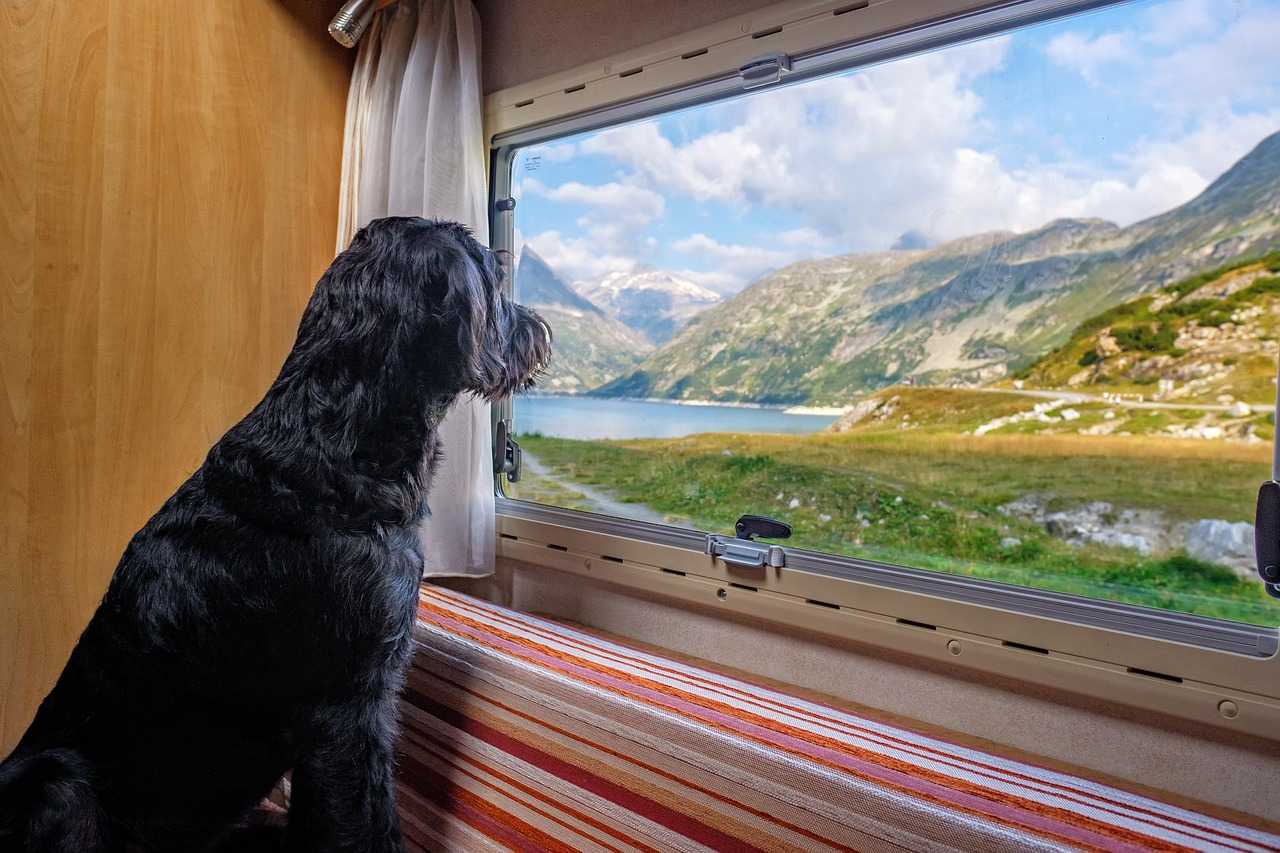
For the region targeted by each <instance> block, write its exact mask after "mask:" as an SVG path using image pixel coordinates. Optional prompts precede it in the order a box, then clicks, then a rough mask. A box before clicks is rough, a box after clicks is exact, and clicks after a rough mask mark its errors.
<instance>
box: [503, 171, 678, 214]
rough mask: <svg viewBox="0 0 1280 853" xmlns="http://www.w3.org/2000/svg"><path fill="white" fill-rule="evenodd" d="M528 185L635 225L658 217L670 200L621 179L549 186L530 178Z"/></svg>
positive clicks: (557, 197)
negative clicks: (667, 200) (600, 182)
mask: <svg viewBox="0 0 1280 853" xmlns="http://www.w3.org/2000/svg"><path fill="white" fill-rule="evenodd" d="M524 189H525V191H526V192H531V193H536V194H538V195H543V196H546V197H547V198H549V199H551V200H552V201H558V202H563V203H566V204H581V205H585V206H587V207H590V208H593V209H595V210H596V211H598V212H600V213H603V214H605V215H607V216H608V217H610V218H611V220H612V221H615V222H626V223H629V224H635V225H643V224H644V223H647V222H650V221H652V220H654V219H656V218H658V217H659V216H661V215H662V213H663V211H664V210H665V209H666V200H665V199H664V198H663V197H662V195H661V194H660V193H657V192H654V191H653V190H650V189H645V188H644V187H638V186H633V185H630V184H620V183H617V182H610V183H607V184H594V185H592V184H583V183H580V182H578V181H569V182H568V183H564V184H560V185H559V186H557V187H547V186H545V185H543V184H542V183H540V182H539V181H535V180H527V181H525V187H524Z"/></svg>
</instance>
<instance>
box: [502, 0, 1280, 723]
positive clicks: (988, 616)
mask: <svg viewBox="0 0 1280 853" xmlns="http://www.w3.org/2000/svg"><path fill="white" fill-rule="evenodd" d="M957 2H960V3H961V4H962V5H963V0H957ZM1124 2H1128V0H1013V2H1002V3H996V4H990V3H988V4H986V6H985V8H982V9H978V10H976V11H975V10H969V11H965V12H963V13H959V14H955V15H952V16H950V17H945V16H944V17H940V18H934V19H931V20H926V21H924V22H923V23H915V24H908V25H904V26H900V27H898V28H896V29H893V30H892V31H889V32H886V33H880V34H876V35H873V36H871V37H868V38H865V39H862V40H856V41H853V42H852V43H845V44H840V45H834V46H824V47H818V48H815V49H813V50H809V51H797V52H796V53H794V54H793V55H792V71H791V73H790V74H789V75H787V76H786V77H785V78H784V79H783V80H782V81H780V82H779V83H777V84H775V86H776V85H790V84H793V83H797V82H801V81H804V80H808V79H812V78H814V77H818V76H823V75H826V74H830V73H834V72H837V71H847V70H851V69H855V68H859V67H866V66H868V65H871V64H875V63H880V62H885V61H888V60H892V59H897V58H901V57H905V56H908V55H911V54H915V53H919V52H922V51H925V50H931V49H937V48H941V47H945V46H948V45H952V44H957V43H960V42H963V41H968V40H972V39H976V38H982V37H987V36H992V35H995V34H998V33H1000V32H1004V31H1008V30H1011V29H1014V28H1019V27H1023V26H1028V25H1031V24H1035V23H1040V22H1043V21H1047V20H1051V19H1054V18H1059V17H1063V16H1066V15H1071V14H1076V13H1080V12H1085V11H1091V10H1094V9H1099V8H1103V7H1106V6H1112V5H1120V4H1121V3H1124ZM894 3H895V0H885V2H883V3H882V4H880V3H877V4H876V6H875V7H873V8H878V7H885V8H887V7H889V6H891V5H893V4H894ZM896 4H897V5H896V7H895V8H898V9H901V8H904V0H896ZM838 5H839V4H834V3H825V4H822V3H819V4H816V6H818V7H823V6H825V7H831V6H838ZM847 5H848V4H847V3H846V6H847ZM855 5H856V4H855ZM945 5H947V4H946V2H945V0H941V2H938V3H933V4H929V3H926V4H921V11H922V12H926V13H927V12H930V11H932V12H937V11H938V7H939V6H945ZM953 5H954V4H953ZM968 5H970V6H973V5H974V4H973V3H972V2H970V3H969V4H968ZM925 6H928V7H930V8H929V9H924V7H925ZM797 8H799V9H800V11H801V12H803V13H805V14H809V16H810V17H809V18H808V19H807V20H812V13H813V11H814V8H815V3H813V2H807V3H805V2H799V3H798V4H797V3H791V4H783V6H780V7H779V9H781V10H783V11H787V10H790V11H791V13H793V14H794V13H795V12H796V9H797ZM825 14H827V15H830V14H831V12H830V9H827V11H826V12H825ZM735 21H736V19H735ZM731 29H736V30H740V31H741V32H742V33H747V35H745V36H742V37H741V38H739V39H738V40H737V41H742V42H746V44H744V45H742V48H743V49H746V50H750V49H752V48H753V47H754V49H755V50H756V51H757V53H759V52H760V47H762V46H763V45H752V44H750V40H751V39H752V35H751V33H752V30H751V29H750V27H748V26H747V25H742V26H738V25H737V24H734V25H733V27H732V28H731ZM694 37H695V40H694V41H693V42H686V43H685V47H686V49H687V46H688V45H689V44H697V40H696V39H697V38H702V39H704V40H705V39H706V37H707V33H705V32H699V33H698V34H694ZM810 37H812V36H810ZM673 44H674V47H675V51H676V52H675V55H676V56H679V55H681V52H680V45H679V43H678V40H675V41H674V42H673ZM671 53H672V48H671V45H667V44H666V43H664V47H663V49H662V50H661V51H658V54H657V55H659V56H661V55H670V54H671ZM726 53H727V55H729V56H732V55H733V51H726ZM738 55H739V56H740V55H741V54H740V53H739V54H738ZM614 67H619V68H626V67H628V64H627V62H623V61H617V62H612V61H611V62H608V63H606V64H605V65H604V68H605V69H606V70H610V69H612V68H614ZM592 71H594V69H580V70H578V71H577V72H575V73H578V74H579V75H580V76H581V75H583V74H585V75H587V76H589V75H590V73H591V72H592ZM631 76H633V75H632V74H630V73H629V74H628V75H627V77H626V78H622V79H618V78H613V79H614V81H615V82H617V83H620V84H622V85H624V86H626V85H632V84H629V83H628V82H627V80H628V79H630V77H631ZM634 76H642V75H634ZM657 76H659V75H655V78H656V77H657ZM566 79H573V78H566V77H563V76H561V77H559V78H555V79H554V80H552V81H551V83H554V84H555V85H556V86H559V85H561V84H563V83H564V82H565V80H566ZM551 83H546V84H530V85H529V86H528V87H519V88H518V91H517V92H516V96H523V95H525V94H527V93H528V92H529V91H531V90H538V89H539V88H544V89H545V88H548V87H550V86H551ZM565 88H566V89H569V90H571V91H578V90H577V89H576V88H574V87H573V86H567V87H565ZM743 90H744V87H743V85H742V81H741V79H740V77H739V75H738V73H737V71H736V70H724V69H722V70H721V72H720V73H717V74H712V75H710V76H706V77H705V78H704V79H701V80H699V81H697V82H691V83H687V84H684V85H675V86H668V87H667V88H660V89H658V90H655V91H651V92H647V93H641V94H638V95H634V96H633V97H630V98H628V99H625V100H619V101H616V102H612V103H606V104H604V105H603V106H599V107H597V108H592V109H587V110H585V111H577V112H573V111H568V112H566V114H564V115H562V116H560V117H558V118H554V119H550V120H541V121H536V122H535V123H533V124H531V125H530V126H527V127H517V128H510V124H511V121H512V119H510V117H509V116H508V117H506V118H503V119H502V120H500V121H496V122H494V121H492V118H493V114H494V112H495V111H497V112H502V111H503V110H504V109H505V110H506V111H507V112H508V113H509V112H510V110H509V108H508V107H509V105H510V103H512V100H513V96H510V95H509V94H504V93H499V94H498V95H496V96H493V97H492V98H491V110H490V118H491V125H492V124H496V125H497V126H498V127H499V128H504V131H503V132H501V133H497V134H495V135H493V136H492V137H491V144H490V150H491V172H490V207H489V210H490V234H491V238H492V245H493V248H495V249H498V250H506V252H507V253H508V255H507V257H510V252H511V250H512V249H513V248H514V245H513V244H514V222H515V218H514V212H513V211H511V210H509V209H508V210H499V207H498V205H497V203H496V202H497V201H498V200H499V199H506V198H508V197H509V196H510V193H511V185H512V165H513V163H514V158H515V155H516V152H517V151H518V150H519V149H521V148H525V147H528V146H530V145H535V144H539V143H545V142H550V141H553V140H555V139H559V138H563V137H565V136H569V135H573V134H578V133H582V132H586V131H591V130H599V129H603V128H606V127H609V126H613V125H617V124H621V123H624V122H630V121H635V120H638V119H642V118H648V117H652V116H655V115H659V114H662V113H666V112H670V111H673V110H676V109H682V108H686V107H690V106H695V105H698V104H703V103H709V102H712V101H717V100H723V99H725V98H728V97H732V96H735V95H739V94H741V93H742V92H743ZM565 94H569V93H568V92H565ZM559 95H560V92H559V91H553V92H552V93H551V100H552V101H554V102H556V103H559V102H560V101H561V100H563V99H561V98H559V97H558V96H559ZM609 97H610V94H609V93H608V92H604V93H602V94H597V95H595V98H596V99H597V100H604V101H608V99H609ZM522 103H525V104H529V103H532V101H528V100H526V101H524V102H522ZM545 114H546V110H542V111H541V112H536V113H531V115H535V116H544V115H545ZM510 272H511V273H512V274H511V275H508V277H507V285H506V286H507V287H508V289H509V291H510V290H513V289H514V274H513V273H514V270H510ZM512 410H513V405H512V400H511V398H506V399H504V400H502V401H500V402H498V403H495V404H494V406H493V424H494V428H495V433H496V427H497V423H498V421H499V420H501V419H507V420H511V418H512ZM502 482H503V478H502V477H501V476H498V477H495V492H496V498H495V500H496V502H497V512H498V531H499V543H498V553H499V556H502V557H507V558H512V559H517V560H526V561H529V562H536V563H539V564H542V565H550V566H552V567H554V568H560V569H562V570H564V571H569V572H572V573H577V574H583V575H586V576H589V577H593V578H596V579H601V580H606V581H610V582H614V583H620V584H622V585H624V586H633V587H636V588H638V589H642V590H649V591H654V590H662V591H663V592H662V594H666V595H673V596H675V597H677V598H684V599H686V600H689V601H692V602H696V603H710V604H711V605H712V606H717V607H721V608H727V609H729V610H731V611H734V612H740V613H743V614H753V613H755V614H756V615H763V614H764V613H766V612H767V613H769V614H772V615H768V616H765V618H769V619H771V620H773V621H779V622H782V623H788V624H792V625H794V626H796V627H801V628H806V629H810V630H818V631H819V632H821V633H827V634H830V635H832V636H840V637H844V638H847V639H853V640H855V641H858V642H864V643H871V644H873V645H883V646H884V647H886V648H892V649H895V650H899V651H907V650H910V651H913V652H915V653H917V654H923V655H925V656H927V657H935V658H936V659H938V660H942V661H946V662H947V663H949V664H957V665H963V666H966V667H969V668H976V669H979V670H983V671H986V672H989V673H991V674H1003V675H1012V676H1014V677H1017V678H1022V679H1027V680H1031V681H1035V682H1038V683H1043V684H1048V685H1051V686H1056V687H1064V688H1066V689H1070V690H1073V691H1075V692H1082V693H1085V694H1086V695H1093V696H1097V697H1099V698H1105V699H1114V698H1116V697H1117V696H1119V697H1122V701H1125V702H1126V704H1132V705H1137V706H1139V707H1146V708H1150V709H1151V710H1156V711H1162V712H1165V713H1171V714H1173V715H1175V716H1180V717H1186V718H1190V719H1195V720H1198V721H1201V722H1206V723H1209V724H1212V725H1218V726H1228V727H1230V728H1235V729H1240V730H1243V731H1247V732H1250V733H1252V734H1257V735H1261V736H1266V737H1271V738H1276V737H1277V736H1278V734H1277V733H1280V628H1275V627H1271V628H1268V627H1263V626H1254V625H1247V624H1244V623H1237V622H1231V621H1228V620H1223V619H1217V618H1210V617H1204V616H1196V615H1193V614H1186V613H1180V612H1177V611H1165V610H1158V609H1155V608H1148V607H1141V606H1136V605H1130V604H1122V603H1118V602H1112V601H1107V600H1105V599H1094V598H1087V597H1083V596H1077V595H1069V594H1063V593H1055V592H1049V591H1044V590H1038V589H1034V588H1031V587H1021V586H1014V585H1010V584H1004V583H997V582H991V581H985V580H980V579H976V578H971V577H967V576H963V575H953V574H947V573H944V572H938V571H929V570H924V569H913V568H910V567H905V566H896V565H891V564H886V563H880V562H876V561H872V560H865V559H859V558H855V557H846V556H841V555H835V554H828V553H823V552H816V551H809V550H806V549H801V548H794V547H786V546H784V548H783V550H784V553H785V555H786V568H785V569H782V570H776V569H767V570H761V571H757V572H754V573H751V572H748V573H744V572H743V571H742V570H739V569H734V568H733V567H731V566H727V565H726V564H724V563H723V562H721V561H719V560H717V559H716V558H713V557H710V556H707V555H706V553H705V543H706V537H707V534H708V533H716V532H723V531H707V532H702V531H691V530H687V529H683V528H676V527H671V526H666V525H657V524H650V523H647V522H640V521H634V520H631V519H626V518H621V517H614V516H604V515H598V514H595V513H590V512H584V511H578V510H568V509H562V508H559V507H553V506H548V505H541V504H535V503H530V502H526V501H520V500H516V499H513V498H508V497H506V495H505V494H504V492H503V488H502ZM750 593H755V595H751V594H750ZM774 598H777V600H776V601H775V600H773V599H774ZM814 605H819V606H820V608H821V610H824V611H825V612H821V613H818V612H816V611H818V610H819V607H815V606H814ZM797 607H798V608H799V609H798V610H797V609H796V608H797ZM806 608H807V609H806ZM815 625H823V626H826V627H821V628H814V627H813V626H815ZM955 644H959V645H955ZM957 648H959V649H963V650H964V653H963V654H960V653H958V652H956V651H955V649H957ZM975 648H976V649H977V650H979V651H978V653H976V654H975V653H973V652H972V651H971V649H975ZM957 655H959V656H958V657H957ZM1228 701H1230V702H1234V703H1235V709H1236V710H1235V712H1234V713H1232V712H1230V711H1229V710H1228V708H1227V706H1225V705H1224V704H1223V703H1224V702H1228Z"/></svg>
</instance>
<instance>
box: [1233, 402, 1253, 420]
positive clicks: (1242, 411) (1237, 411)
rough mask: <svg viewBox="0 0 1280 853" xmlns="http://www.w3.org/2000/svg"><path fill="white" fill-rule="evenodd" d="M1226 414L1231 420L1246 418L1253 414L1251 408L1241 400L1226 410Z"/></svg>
mask: <svg viewBox="0 0 1280 853" xmlns="http://www.w3.org/2000/svg"><path fill="white" fill-rule="evenodd" d="M1227 414H1228V415H1231V417H1233V418H1247V417H1249V415H1252V414H1253V407H1252V406H1250V405H1249V404H1248V403H1246V402H1245V401H1243V400H1237V401H1236V402H1234V403H1232V404H1231V408H1230V409H1227Z"/></svg>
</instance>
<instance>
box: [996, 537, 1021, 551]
mask: <svg viewBox="0 0 1280 853" xmlns="http://www.w3.org/2000/svg"><path fill="white" fill-rule="evenodd" d="M1021 546H1022V540H1021V539H1019V538H1018V537H1017V536H1006V537H1004V538H1003V539H1001V540H1000V547H1001V548H1005V549H1008V548H1018V547H1021Z"/></svg>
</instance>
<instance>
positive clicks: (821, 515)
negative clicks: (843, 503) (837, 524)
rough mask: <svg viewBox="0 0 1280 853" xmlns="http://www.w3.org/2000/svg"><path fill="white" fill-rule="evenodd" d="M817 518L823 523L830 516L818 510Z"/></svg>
mask: <svg viewBox="0 0 1280 853" xmlns="http://www.w3.org/2000/svg"><path fill="white" fill-rule="evenodd" d="M818 520H819V521H821V522H822V523H823V524H826V523H827V522H828V521H830V520H831V516H829V515H827V514H826V513H825V512H820V513H818Z"/></svg>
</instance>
